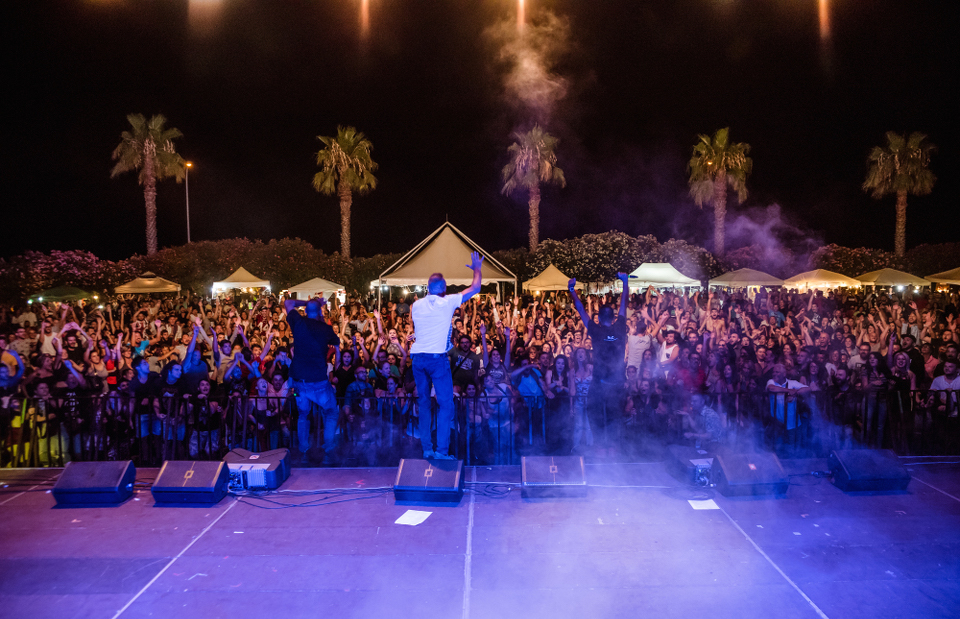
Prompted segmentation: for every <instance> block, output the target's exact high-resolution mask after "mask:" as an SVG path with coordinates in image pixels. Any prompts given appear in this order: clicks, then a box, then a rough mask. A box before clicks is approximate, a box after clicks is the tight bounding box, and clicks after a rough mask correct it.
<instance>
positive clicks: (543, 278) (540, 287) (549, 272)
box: [523, 264, 583, 292]
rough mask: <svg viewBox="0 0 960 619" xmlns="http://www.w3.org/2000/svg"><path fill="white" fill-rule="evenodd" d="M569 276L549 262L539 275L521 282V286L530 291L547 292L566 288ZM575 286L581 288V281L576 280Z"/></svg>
mask: <svg viewBox="0 0 960 619" xmlns="http://www.w3.org/2000/svg"><path fill="white" fill-rule="evenodd" d="M569 283H570V278H569V277H567V276H566V275H564V274H563V272H562V271H561V270H560V269H558V268H557V267H555V266H553V264H550V265H548V266H547V268H545V269H544V270H543V271H542V272H541V273H540V275H537V276H536V277H534V278H533V279H528V280H527V281H525V282H523V287H524V289H526V290H529V291H531V292H547V291H549V290H566V289H567V284H569ZM577 288H579V289H581V290H582V289H583V282H577Z"/></svg>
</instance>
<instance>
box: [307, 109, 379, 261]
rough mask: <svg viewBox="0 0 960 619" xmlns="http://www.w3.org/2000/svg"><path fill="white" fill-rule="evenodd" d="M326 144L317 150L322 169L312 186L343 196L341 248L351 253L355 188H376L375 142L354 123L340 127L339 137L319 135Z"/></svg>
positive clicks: (318, 163) (345, 253) (327, 193)
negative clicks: (351, 221)
mask: <svg viewBox="0 0 960 619" xmlns="http://www.w3.org/2000/svg"><path fill="white" fill-rule="evenodd" d="M317 139H319V140H320V141H321V142H323V143H324V145H325V147H326V148H324V149H323V150H321V151H320V152H319V153H317V165H318V166H320V171H319V172H317V173H316V174H315V175H314V177H313V188H314V189H316V190H317V191H319V192H320V193H322V194H323V195H325V196H332V195H333V194H335V193H336V194H337V195H339V196H340V252H341V253H342V254H343V257H344V258H349V257H350V207H351V206H352V205H353V192H357V193H359V194H360V195H363V194H365V193H368V192H369V191H371V190H373V189H376V188H377V179H376V177H375V176H374V175H373V171H374V170H376V169H377V164H376V162H375V161H374V160H373V159H372V158H371V157H370V151H371V150H373V144H372V143H371V142H370V140H368V139H367V138H366V136H364V135H363V133H361V132H359V131H357V130H356V129H355V128H354V127H343V126H340V127H337V137H335V138H334V137H327V136H323V135H318V136H317Z"/></svg>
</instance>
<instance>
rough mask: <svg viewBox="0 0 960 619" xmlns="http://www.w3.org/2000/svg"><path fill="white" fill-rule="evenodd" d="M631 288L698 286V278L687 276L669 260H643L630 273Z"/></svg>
mask: <svg viewBox="0 0 960 619" xmlns="http://www.w3.org/2000/svg"><path fill="white" fill-rule="evenodd" d="M629 281H630V284H629V285H630V287H631V288H646V287H648V286H653V287H654V288H679V287H681V286H699V285H700V280H698V279H693V278H692V277H687V276H686V275H684V274H683V273H681V272H680V271H678V270H677V269H676V268H675V267H674V266H673V265H672V264H670V263H669V262H644V263H643V264H641V265H640V266H638V267H637V268H636V269H634V271H633V273H631V274H630V280H629Z"/></svg>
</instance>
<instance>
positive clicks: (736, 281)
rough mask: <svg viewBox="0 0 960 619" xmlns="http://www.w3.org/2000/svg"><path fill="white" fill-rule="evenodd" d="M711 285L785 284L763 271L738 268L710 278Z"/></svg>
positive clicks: (738, 286)
mask: <svg viewBox="0 0 960 619" xmlns="http://www.w3.org/2000/svg"><path fill="white" fill-rule="evenodd" d="M710 285H711V286H724V287H727V288H746V287H748V286H783V280H782V279H780V278H778V277H774V276H773V275H770V274H768V273H764V272H763V271H755V270H753V269H737V270H736V271H730V272H729V273H724V274H723V275H721V276H720V277H714V278H713V279H711V280H710Z"/></svg>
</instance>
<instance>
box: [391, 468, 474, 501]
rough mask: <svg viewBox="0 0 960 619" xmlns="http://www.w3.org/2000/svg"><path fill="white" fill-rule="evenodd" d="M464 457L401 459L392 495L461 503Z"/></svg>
mask: <svg viewBox="0 0 960 619" xmlns="http://www.w3.org/2000/svg"><path fill="white" fill-rule="evenodd" d="M463 482H464V479H463V461H462V460H408V459H402V460H400V466H399V467H398V468H397V480H396V482H394V484H393V497H394V498H395V499H396V500H397V501H414V502H417V503H459V502H460V499H462V498H463Z"/></svg>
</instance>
